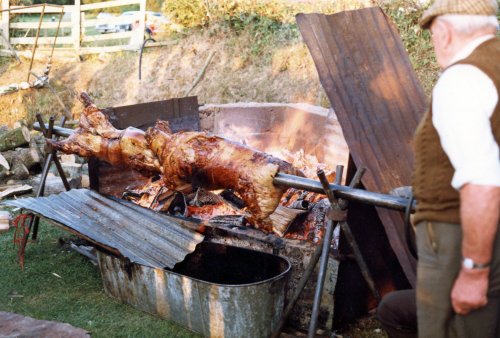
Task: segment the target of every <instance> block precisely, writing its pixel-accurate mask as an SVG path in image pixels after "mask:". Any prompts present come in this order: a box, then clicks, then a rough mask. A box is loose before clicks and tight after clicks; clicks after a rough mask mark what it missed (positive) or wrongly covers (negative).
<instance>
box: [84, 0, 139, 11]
mask: <svg viewBox="0 0 500 338" xmlns="http://www.w3.org/2000/svg"><path fill="white" fill-rule="evenodd" d="M136 4H137V5H138V4H139V0H111V1H104V2H99V3H95V4H87V5H82V7H81V10H82V11H90V10H93V9H100V8H109V7H118V6H126V5H136Z"/></svg>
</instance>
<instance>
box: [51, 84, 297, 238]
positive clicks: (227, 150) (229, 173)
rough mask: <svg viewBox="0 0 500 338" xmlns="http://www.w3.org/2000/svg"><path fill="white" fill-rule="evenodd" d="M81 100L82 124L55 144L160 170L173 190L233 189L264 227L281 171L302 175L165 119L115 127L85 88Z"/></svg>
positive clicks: (279, 191) (149, 170)
mask: <svg viewBox="0 0 500 338" xmlns="http://www.w3.org/2000/svg"><path fill="white" fill-rule="evenodd" d="M81 101H82V102H83V104H84V106H85V110H84V112H83V114H82V116H81V119H80V124H79V128H78V129H77V130H76V132H75V133H74V134H73V135H71V136H70V137H69V138H67V139H66V140H64V141H60V142H54V141H48V142H50V143H51V144H52V146H53V147H54V148H55V149H58V150H61V151H62V152H65V153H75V154H78V155H80V156H84V157H90V156H95V157H97V158H99V159H101V160H104V161H106V162H109V163H111V164H125V165H127V166H129V167H131V168H134V169H138V170H140V171H141V172H143V173H150V174H155V173H161V175H162V182H163V183H164V184H165V186H166V187H168V188H169V189H172V190H179V191H185V190H186V189H193V188H198V187H202V188H205V189H208V190H213V189H226V188H229V189H233V190H234V191H235V192H236V193H238V194H239V195H240V197H241V198H242V200H243V201H244V202H245V205H246V207H247V211H248V212H249V217H248V220H249V221H250V223H252V224H253V225H255V226H256V227H257V228H261V229H263V230H265V231H268V232H270V231H272V222H271V220H270V219H269V215H270V214H271V213H272V212H273V211H274V210H275V209H276V207H277V206H278V203H279V201H280V198H281V196H282V195H283V193H284V191H285V189H284V188H280V187H277V186H274V185H273V178H274V177H275V176H276V174H277V173H278V172H283V173H289V174H295V175H300V176H302V174H301V172H300V171H298V170H296V169H294V168H293V167H292V165H290V164H289V163H288V162H285V161H282V160H280V159H278V158H276V157H273V156H271V155H268V154H265V153H262V152H258V151H256V150H253V149H250V148H248V147H245V146H244V145H241V144H238V143H235V142H232V141H229V140H227V139H224V138H221V137H218V136H214V135H210V134H207V133H204V132H178V133H172V132H171V131H170V128H169V127H168V123H167V122H165V121H159V122H158V123H157V124H156V126H155V127H152V128H149V129H148V130H147V131H146V133H144V132H143V131H141V130H139V129H135V128H127V129H125V130H117V129H115V128H114V127H113V126H112V125H111V124H110V122H109V120H108V118H107V117H106V116H105V115H104V114H103V113H102V112H101V111H100V110H99V109H98V108H97V107H96V106H95V105H94V104H93V103H92V102H91V101H90V98H89V97H88V95H87V94H85V93H82V95H81Z"/></svg>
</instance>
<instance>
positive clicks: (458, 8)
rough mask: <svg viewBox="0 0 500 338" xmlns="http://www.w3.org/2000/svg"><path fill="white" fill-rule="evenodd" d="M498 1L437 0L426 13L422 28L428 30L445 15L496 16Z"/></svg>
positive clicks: (421, 24)
mask: <svg viewBox="0 0 500 338" xmlns="http://www.w3.org/2000/svg"><path fill="white" fill-rule="evenodd" d="M497 11H498V3H497V0H436V1H434V3H433V4H432V5H431V6H430V7H429V8H428V9H427V10H426V11H425V12H424V14H423V15H422V18H421V19H420V22H419V24H420V27H422V28H423V29H428V28H429V27H430V25H431V23H432V20H434V18H435V17H437V16H439V15H445V14H464V15H496V14H497Z"/></svg>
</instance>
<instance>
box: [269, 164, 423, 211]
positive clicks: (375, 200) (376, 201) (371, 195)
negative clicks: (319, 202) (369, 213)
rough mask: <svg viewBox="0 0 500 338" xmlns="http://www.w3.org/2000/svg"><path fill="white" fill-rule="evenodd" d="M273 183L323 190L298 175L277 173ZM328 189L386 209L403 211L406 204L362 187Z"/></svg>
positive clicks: (333, 186)
mask: <svg viewBox="0 0 500 338" xmlns="http://www.w3.org/2000/svg"><path fill="white" fill-rule="evenodd" d="M273 183H274V184H275V185H280V186H285V187H290V188H297V189H301V190H307V191H312V192H317V193H320V194H324V193H325V191H324V190H323V187H322V185H321V183H320V182H318V181H315V180H312V179H310V178H305V177H299V176H294V175H288V174H282V173H278V174H277V175H276V176H275V177H274V180H273ZM329 188H330V190H333V192H334V193H335V196H337V197H339V198H343V199H346V200H349V201H357V202H361V203H365V204H370V205H375V206H379V207H383V208H387V209H393V210H399V211H404V210H406V208H407V206H408V199H407V198H403V197H397V196H392V195H388V194H381V193H377V192H371V191H367V190H362V189H354V188H351V187H347V186H343V185H336V184H330V185H329ZM412 210H415V203H413V205H412Z"/></svg>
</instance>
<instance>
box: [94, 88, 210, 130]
mask: <svg viewBox="0 0 500 338" xmlns="http://www.w3.org/2000/svg"><path fill="white" fill-rule="evenodd" d="M198 107H199V106H198V98H197V97H196V96H189V97H183V98H174V99H169V100H163V101H154V102H147V103H139V104H134V105H129V106H121V107H111V108H106V109H103V113H105V114H106V115H108V116H109V120H110V122H111V124H113V126H114V127H115V128H118V129H125V128H127V127H130V126H132V127H136V128H139V129H142V130H146V129H147V128H149V127H151V126H153V125H154V124H155V123H156V121H157V120H164V121H169V122H170V127H171V129H172V131H174V132H177V131H180V130H199V129H200V120H199V113H198Z"/></svg>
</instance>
